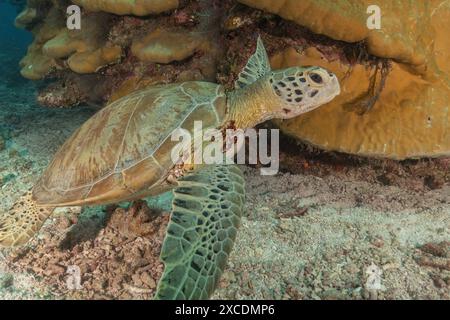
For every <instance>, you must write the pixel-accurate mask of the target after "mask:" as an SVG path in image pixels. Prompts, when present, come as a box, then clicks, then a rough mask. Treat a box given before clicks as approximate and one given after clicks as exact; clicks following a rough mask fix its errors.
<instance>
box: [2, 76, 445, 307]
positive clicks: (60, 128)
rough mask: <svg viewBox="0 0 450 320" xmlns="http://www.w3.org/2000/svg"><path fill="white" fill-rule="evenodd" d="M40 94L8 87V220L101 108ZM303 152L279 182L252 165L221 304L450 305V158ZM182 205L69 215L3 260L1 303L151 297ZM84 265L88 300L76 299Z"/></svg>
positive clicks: (29, 87) (64, 212)
mask: <svg viewBox="0 0 450 320" xmlns="http://www.w3.org/2000/svg"><path fill="white" fill-rule="evenodd" d="M34 95H35V89H34V86H33V84H31V83H24V84H23V85H21V86H20V87H18V88H15V89H14V90H11V88H10V87H8V86H7V85H6V84H0V101H1V102H0V123H1V128H0V198H1V201H0V212H1V211H4V210H7V209H8V208H9V207H10V206H11V205H12V204H13V202H14V200H15V199H17V197H18V196H19V195H21V194H22V193H24V192H25V191H26V190H28V189H29V188H30V187H32V185H33V183H34V181H36V180H37V178H38V177H39V174H40V173H41V172H42V170H43V169H44V168H45V166H46V165H47V164H48V162H49V161H50V159H51V157H52V155H53V154H54V153H55V151H56V150H57V148H58V147H59V146H60V145H61V144H62V143H63V142H64V141H65V139H66V138H67V137H68V136H70V134H71V133H72V132H73V131H74V130H75V129H76V128H77V127H79V125H80V124H82V123H83V122H84V121H85V120H86V119H88V118H89V117H90V116H91V115H92V114H93V113H94V111H95V110H93V109H92V108H77V109H72V110H70V109H69V110H62V109H61V110H46V109H43V108H40V107H38V106H36V104H35V103H34V99H35V97H34ZM292 148H295V144H291V145H288V146H287V147H285V148H284V151H283V153H282V158H281V160H282V162H281V163H282V172H281V173H280V174H278V175H277V176H270V177H269V176H261V175H259V170H258V169H257V168H250V167H243V169H244V172H245V176H246V180H247V187H246V189H247V210H246V213H245V215H244V216H243V218H242V225H241V228H240V231H239V234H238V238H237V240H236V243H235V247H234V250H233V252H232V254H231V257H230V260H229V265H228V268H227V270H226V271H225V273H224V275H223V277H222V280H221V283H220V287H219V289H218V290H217V291H216V293H215V294H214V296H213V298H217V299H254V298H256V299H449V298H450V297H449V295H450V294H449V292H450V291H449V287H450V184H449V179H450V178H449V170H450V165H449V163H450V161H449V160H448V159H441V160H437V161H431V160H422V161H416V162H410V163H406V164H403V163H402V164H398V163H394V162H390V161H388V162H383V161H370V160H361V161H359V162H358V161H356V162H355V161H354V160H345V159H346V157H345V156H341V155H336V156H335V158H333V156H330V157H328V156H323V154H320V155H319V154H318V155H317V157H315V156H314V154H309V156H303V155H302V153H301V152H292V153H291V152H286V150H291V149H292ZM299 148H301V147H300V146H299ZM343 159H344V160H343ZM169 203H170V197H168V196H167V195H164V196H162V197H160V198H158V199H153V200H151V201H149V207H150V208H151V209H150V208H149V207H148V206H147V205H146V204H145V203H137V204H134V205H133V206H131V207H130V208H129V209H126V208H125V209H123V208H116V207H108V208H103V207H96V208H89V209H85V210H83V211H82V213H81V215H80V216H79V217H78V213H79V211H80V210H79V209H77V208H70V209H60V210H58V212H57V213H56V214H55V216H54V218H52V219H49V221H48V222H47V223H46V224H45V227H44V228H43V230H42V232H41V233H40V234H39V236H38V237H37V238H36V239H34V240H33V241H32V242H31V243H30V244H29V245H28V246H26V247H25V248H20V249H14V250H1V251H0V298H3V299H25V298H29V299H34V298H45V299H64V298H123V299H140V298H146V299H147V298H151V297H152V295H153V294H154V289H155V286H156V283H157V281H158V279H159V277H160V275H161V271H162V265H161V264H160V262H159V261H158V252H159V248H160V246H161V241H162V239H163V237H164V231H165V226H166V225H167V221H168V212H167V208H168V206H169ZM72 264H80V268H81V271H82V275H81V276H82V278H81V285H82V287H83V289H81V290H79V291H70V290H68V289H67V288H66V280H67V274H66V269H67V267H68V266H69V265H72ZM374 277H375V280H376V283H377V284H378V286H375V288H374V286H373V285H372V286H371V285H370V283H371V280H373V279H374Z"/></svg>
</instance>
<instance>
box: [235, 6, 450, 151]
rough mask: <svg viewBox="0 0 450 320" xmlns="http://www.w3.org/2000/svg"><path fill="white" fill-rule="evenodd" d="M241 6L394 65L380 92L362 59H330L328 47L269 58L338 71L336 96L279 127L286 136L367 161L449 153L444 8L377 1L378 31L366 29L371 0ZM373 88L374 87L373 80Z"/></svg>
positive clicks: (447, 15)
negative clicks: (339, 91)
mask: <svg viewBox="0 0 450 320" xmlns="http://www.w3.org/2000/svg"><path fill="white" fill-rule="evenodd" d="M240 2H242V3H245V4H247V5H250V6H253V7H256V8H260V9H264V10H267V11H269V12H272V13H276V14H278V15H280V16H281V17H283V18H285V19H288V20H292V21H295V22H296V23H297V24H299V25H301V26H305V27H307V28H309V29H310V30H312V31H313V32H315V33H318V34H323V35H326V36H328V37H329V38H332V39H335V40H343V41H346V42H348V43H359V44H361V43H364V44H363V47H364V50H365V51H366V54H368V55H372V56H376V57H380V58H388V59H392V60H393V61H395V62H394V63H393V64H392V66H393V67H392V70H391V71H390V72H389V73H388V74H387V77H386V79H384V80H385V84H384V89H383V90H382V92H378V93H376V92H375V91H373V90H372V89H373V85H371V82H372V81H373V79H374V77H376V76H380V74H375V71H374V68H372V69H367V68H366V66H367V65H366V64H364V63H363V62H361V61H359V62H361V63H356V62H358V61H342V59H339V60H336V59H333V58H332V57H331V58H330V56H329V55H327V52H326V51H327V50H330V49H331V51H333V48H332V47H328V48H323V47H317V49H314V48H310V49H309V50H306V51H305V52H304V53H302V52H297V50H296V49H297V48H294V47H292V48H290V49H287V50H286V51H283V52H281V53H279V54H278V55H277V56H275V57H273V59H272V62H273V65H274V67H275V68H284V67H288V66H294V65H320V66H323V67H326V68H328V69H330V70H331V71H333V72H335V73H337V74H338V77H339V79H340V82H341V83H342V86H343V93H342V95H341V96H340V97H339V98H337V99H335V100H334V101H333V102H331V103H330V104H328V105H327V106H324V107H322V108H319V109H318V110H315V111H313V112H311V113H308V114H306V115H303V116H301V117H299V118H296V119H293V120H289V121H286V122H283V123H281V124H280V126H281V128H282V129H283V130H284V131H285V132H286V133H288V134H289V135H292V136H294V137H297V138H299V139H302V140H305V141H308V142H310V143H312V144H314V145H316V146H319V147H321V148H324V149H326V150H337V151H343V152H349V153H354V154H360V155H366V156H382V157H390V158H394V159H405V158H412V157H422V156H440V155H449V154H450V110H449V105H448V101H449V99H450V81H449V75H450V63H449V60H448V59H446V58H444V57H445V56H446V53H447V55H448V52H450V40H449V38H448V37H447V31H448V20H449V19H450V10H449V9H450V4H449V3H448V2H446V1H442V0H433V1H427V2H421V1H418V2H417V1H415V2H408V3H405V2H391V1H385V2H382V3H380V4H379V6H380V7H381V12H382V29H381V30H369V29H368V28H367V27H366V19H367V17H368V15H367V14H366V8H367V7H368V6H369V5H370V4H371V1H370V0H364V1H354V0H341V1H335V2H329V1H325V2H324V1H312V0H306V1H295V0H287V1H270V0H240ZM411 21H414V23H411ZM364 50H363V51H364ZM355 63H356V64H355ZM375 82H377V83H378V84H377V85H380V83H379V78H378V80H375ZM381 86H382V85H381ZM370 100H372V102H371V103H369V104H367V102H368V101H370ZM373 102H375V105H374V106H373V107H372V108H366V110H364V105H366V106H367V105H368V106H369V107H370V105H372V104H373Z"/></svg>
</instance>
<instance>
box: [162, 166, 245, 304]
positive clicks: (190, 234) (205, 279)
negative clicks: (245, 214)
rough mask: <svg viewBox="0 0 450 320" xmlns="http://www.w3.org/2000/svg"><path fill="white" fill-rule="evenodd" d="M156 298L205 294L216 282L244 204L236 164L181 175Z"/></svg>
mask: <svg viewBox="0 0 450 320" xmlns="http://www.w3.org/2000/svg"><path fill="white" fill-rule="evenodd" d="M173 193H174V199H173V206H172V214H171V220H170V223H169V226H168V229H167V235H166V239H165V241H164V244H163V247H162V251H161V260H162V261H163V262H164V265H165V269H164V274H163V276H162V278H161V280H160V282H159V285H158V291H157V293H156V297H155V298H156V299H194V300H195V299H207V298H209V296H210V295H211V294H212V293H213V291H214V289H215V288H216V287H217V285H218V283H219V279H220V276H221V275H222V272H223V270H224V268H225V266H226V262H227V259H228V255H229V253H230V251H231V249H232V247H233V243H234V239H235V238H236V233H237V228H238V226H239V222H240V217H241V214H242V211H243V207H244V193H245V191H244V178H243V177H242V173H241V171H240V170H239V168H238V167H237V166H235V165H222V166H204V167H201V168H200V169H198V170H196V171H194V172H192V173H191V174H188V175H185V176H184V177H182V178H180V179H179V186H178V187H177V188H176V189H175V190H174V191H173Z"/></svg>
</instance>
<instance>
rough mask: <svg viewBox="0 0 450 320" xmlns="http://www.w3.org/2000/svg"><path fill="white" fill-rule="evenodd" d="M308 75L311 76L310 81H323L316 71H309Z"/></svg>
mask: <svg viewBox="0 0 450 320" xmlns="http://www.w3.org/2000/svg"><path fill="white" fill-rule="evenodd" d="M309 77H310V78H311V80H312V81H314V82H315V83H317V84H322V82H323V79H322V77H321V76H320V75H319V74H317V73H311V74H310V75H309Z"/></svg>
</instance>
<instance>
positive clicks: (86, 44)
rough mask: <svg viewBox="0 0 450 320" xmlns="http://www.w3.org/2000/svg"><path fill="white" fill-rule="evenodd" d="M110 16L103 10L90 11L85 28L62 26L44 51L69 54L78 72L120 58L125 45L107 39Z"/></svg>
mask: <svg viewBox="0 0 450 320" xmlns="http://www.w3.org/2000/svg"><path fill="white" fill-rule="evenodd" d="M109 19H110V18H109V17H108V16H107V15H105V14H101V13H99V14H90V15H87V16H86V17H85V18H84V20H83V29H82V30H68V29H66V28H65V29H62V30H61V31H60V32H59V33H58V35H57V36H56V37H54V38H53V39H51V40H49V41H47V42H46V43H45V45H44V47H43V53H44V54H45V55H47V56H49V57H52V58H68V60H67V64H68V66H69V68H70V69H71V70H72V71H75V72H77V73H94V72H96V71H97V70H98V69H99V68H101V67H103V66H105V65H108V64H110V63H114V62H117V61H118V60H120V58H121V56H122V48H121V47H120V46H115V45H112V44H109V43H108V42H107V39H106V34H107V31H106V27H107V26H108V25H109Z"/></svg>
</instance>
